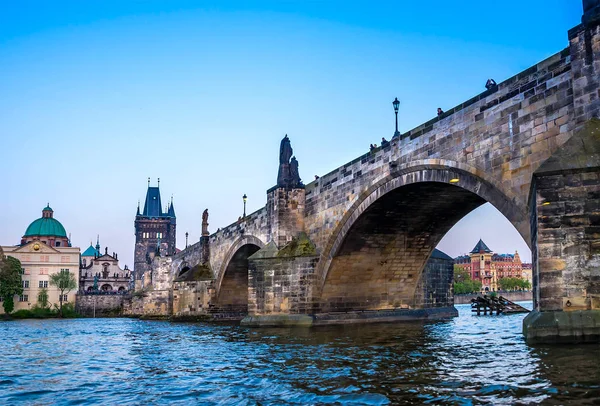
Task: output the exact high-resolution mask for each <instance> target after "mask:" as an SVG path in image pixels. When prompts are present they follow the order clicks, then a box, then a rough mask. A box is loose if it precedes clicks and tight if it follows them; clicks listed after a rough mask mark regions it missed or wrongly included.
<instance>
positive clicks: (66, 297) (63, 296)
mask: <svg viewBox="0 0 600 406" xmlns="http://www.w3.org/2000/svg"><path fill="white" fill-rule="evenodd" d="M60 296H61V295H58V299H59V300H60ZM62 301H63V302H68V301H69V299H68V295H62Z"/></svg>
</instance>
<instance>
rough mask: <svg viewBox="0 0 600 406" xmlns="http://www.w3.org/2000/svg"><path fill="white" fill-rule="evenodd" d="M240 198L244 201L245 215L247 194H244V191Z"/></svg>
mask: <svg viewBox="0 0 600 406" xmlns="http://www.w3.org/2000/svg"><path fill="white" fill-rule="evenodd" d="M242 200H243V201H244V216H243V217H242V218H244V217H246V200H248V196H246V193H244V196H242Z"/></svg>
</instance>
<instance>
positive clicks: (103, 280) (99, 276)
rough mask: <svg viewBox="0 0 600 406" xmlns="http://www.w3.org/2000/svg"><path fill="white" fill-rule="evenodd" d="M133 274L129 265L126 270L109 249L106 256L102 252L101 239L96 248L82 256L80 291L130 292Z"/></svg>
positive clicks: (90, 249) (92, 247)
mask: <svg viewBox="0 0 600 406" xmlns="http://www.w3.org/2000/svg"><path fill="white" fill-rule="evenodd" d="M130 282H131V272H130V271H129V268H128V267H127V265H125V268H124V269H121V267H120V266H119V257H118V255H117V254H116V253H114V252H113V253H112V255H110V254H109V253H108V247H104V254H101V250H100V237H98V240H96V246H95V247H94V246H93V245H92V243H91V242H90V246H89V247H88V248H87V249H86V250H85V251H84V252H83V254H81V263H80V266H79V290H80V291H81V292H86V293H94V292H99V293H125V292H128V291H129V288H130Z"/></svg>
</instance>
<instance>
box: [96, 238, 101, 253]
mask: <svg viewBox="0 0 600 406" xmlns="http://www.w3.org/2000/svg"><path fill="white" fill-rule="evenodd" d="M96 251H98V255H100V234H98V237H96Z"/></svg>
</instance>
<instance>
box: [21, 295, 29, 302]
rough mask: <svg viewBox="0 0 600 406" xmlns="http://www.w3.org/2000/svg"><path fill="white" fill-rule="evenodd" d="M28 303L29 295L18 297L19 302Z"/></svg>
mask: <svg viewBox="0 0 600 406" xmlns="http://www.w3.org/2000/svg"><path fill="white" fill-rule="evenodd" d="M28 301H29V295H21V296H19V302H28Z"/></svg>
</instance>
